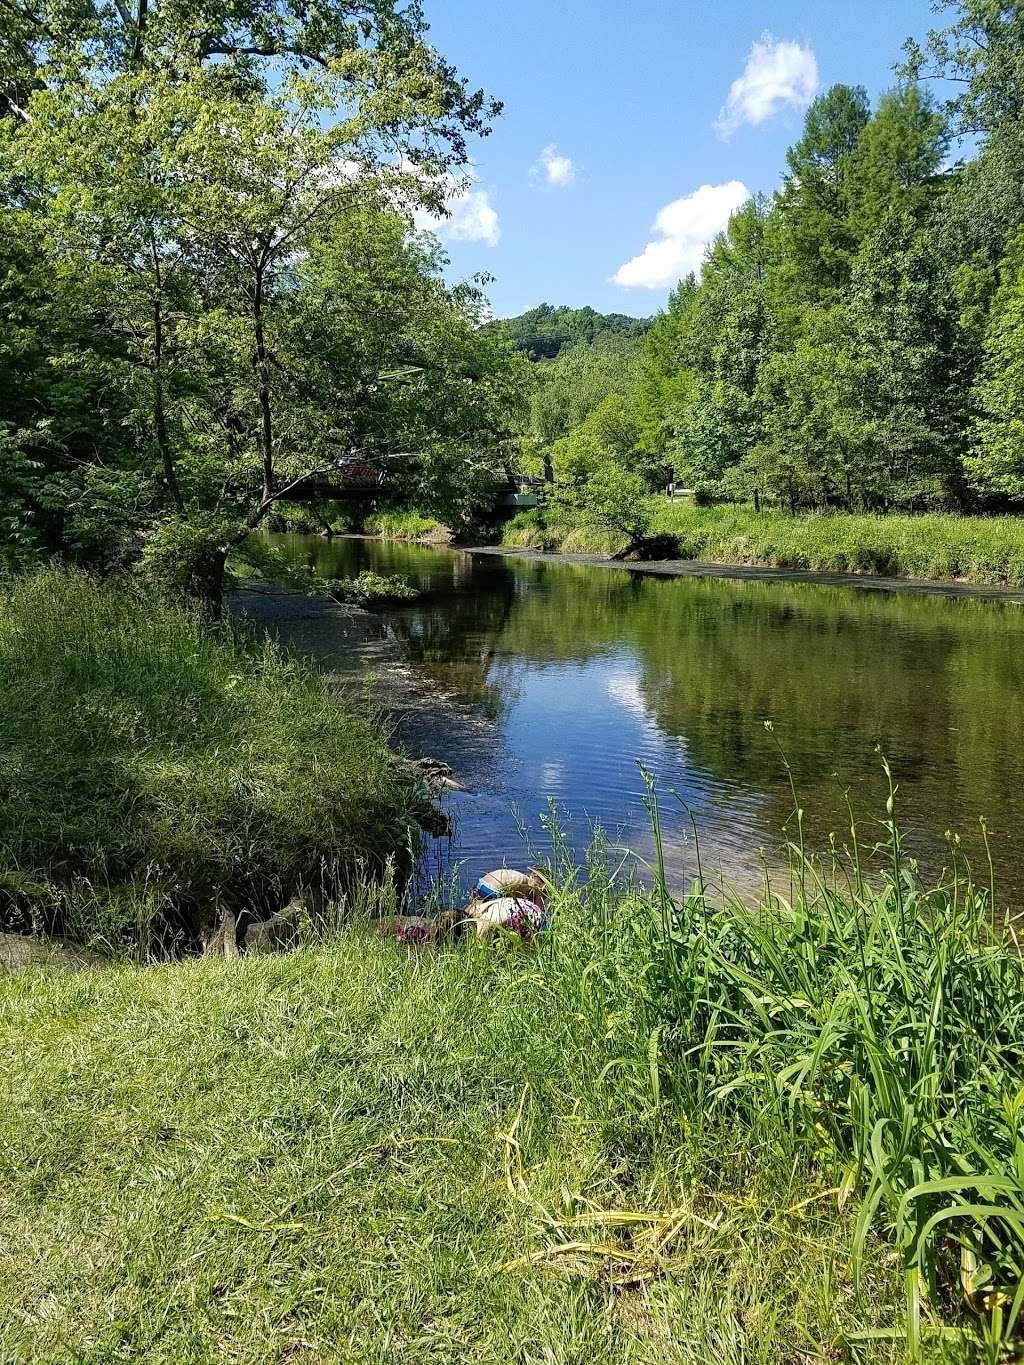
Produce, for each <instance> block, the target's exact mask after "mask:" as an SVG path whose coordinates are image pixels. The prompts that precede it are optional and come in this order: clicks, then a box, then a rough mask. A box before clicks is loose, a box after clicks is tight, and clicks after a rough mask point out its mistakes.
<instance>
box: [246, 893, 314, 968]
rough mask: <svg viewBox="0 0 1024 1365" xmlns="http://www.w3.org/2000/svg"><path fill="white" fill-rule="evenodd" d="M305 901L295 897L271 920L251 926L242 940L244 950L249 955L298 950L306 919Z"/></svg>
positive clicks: (271, 917)
mask: <svg viewBox="0 0 1024 1365" xmlns="http://www.w3.org/2000/svg"><path fill="white" fill-rule="evenodd" d="M306 916H307V910H306V903H305V901H304V900H303V899H302V898H301V897H299V896H295V897H293V898H292V899H291V900H290V901H289V902H288V904H287V905H286V906H284V907H283V908H282V909H281V910H278V912H277V913H276V914H275V915H271V916H270V918H269V919H264V920H259V921H257V923H255V924H250V925H249V927H248V928H247V929H246V931H245V934H244V936H243V938H242V948H243V949H244V951H245V953H246V955H248V954H249V953H279V952H286V951H287V950H288V949H289V948H297V947H298V946H299V942H300V940H301V937H302V923H303V921H304V920H305V919H306Z"/></svg>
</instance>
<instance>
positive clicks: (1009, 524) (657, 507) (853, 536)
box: [289, 498, 1024, 590]
mask: <svg viewBox="0 0 1024 1365" xmlns="http://www.w3.org/2000/svg"><path fill="white" fill-rule="evenodd" d="M650 525H651V536H652V538H659V539H660V538H661V537H667V538H668V540H669V541H670V542H674V544H673V545H672V550H671V553H664V550H663V548H662V549H660V550H659V553H658V556H657V562H658V564H664V565H666V566H668V565H671V564H672V563H679V564H680V565H683V564H701V565H706V566H708V567H709V568H710V567H711V566H721V567H750V568H754V569H759V568H761V569H779V570H793V571H795V572H798V573H812V574H842V575H848V576H851V577H852V576H856V577H858V578H862V579H868V580H870V579H872V578H877V579H894V580H898V579H906V580H918V581H921V582H933V583H936V584H949V585H951V586H954V587H955V586H958V585H965V584H966V585H970V586H976V587H991V588H1000V589H1010V590H1024V518H1020V517H1015V516H1006V517H991V516H986V517H970V516H958V515H954V514H952V513H940V512H933V513H921V514H913V515H911V514H907V515H898V514H895V513H885V514H870V513H864V514H854V513H848V512H832V513H804V514H796V515H793V514H790V513H787V512H782V511H778V510H762V511H756V510H755V509H754V508H753V507H749V506H743V505H735V506H733V505H729V506H718V507H696V506H694V505H693V504H691V503H677V502H670V501H669V500H668V499H666V498H652V499H651V519H650ZM303 528H304V529H309V528H308V527H307V526H306V524H305V523H303ZM289 529H297V528H295V527H292V528H289ZM338 534H341V535H365V536H370V537H374V538H378V539H381V540H398V541H412V542H417V543H420V544H424V545H437V546H442V547H443V546H446V545H449V544H453V543H454V544H455V545H456V547H458V546H460V545H465V548H470V549H473V550H481V551H483V550H492V551H500V550H503V549H504V550H510V551H532V552H537V553H542V554H551V555H566V556H574V555H585V556H592V557H594V558H595V559H599V560H604V561H607V560H609V559H611V558H612V557H613V556H615V555H617V554H619V553H620V552H621V551H622V550H623V549H625V548H626V546H627V545H628V543H629V537H628V536H627V535H624V534H622V533H620V532H616V531H614V530H610V529H608V528H607V527H601V526H595V525H594V524H593V522H592V521H589V520H588V519H587V518H586V517H582V516H579V515H573V514H572V513H567V512H565V511H562V510H560V509H551V510H547V509H536V510H530V511H526V512H519V513H517V514H516V515H515V516H514V517H512V518H511V519H510V520H509V521H507V522H505V523H504V525H503V526H501V527H500V528H497V529H496V530H494V531H493V532H492V533H491V534H489V535H485V536H484V537H483V538H479V537H477V536H475V535H474V533H473V532H472V531H471V532H469V533H467V534H465V535H463V536H461V537H459V539H458V540H454V538H453V536H452V533H451V532H450V530H449V529H448V528H447V527H445V526H444V525H443V523H441V522H440V521H438V520H436V519H435V518H432V517H429V516H426V515H425V514H423V513H420V512H418V511H415V510H396V511H394V512H381V513H375V514H372V515H370V516H368V517H366V518H365V519H364V520H362V521H361V522H358V523H356V524H355V525H354V526H353V527H352V528H351V529H348V530H345V531H341V532H339V533H338ZM660 543H661V546H662V547H663V546H664V545H665V543H666V542H665V541H661V542H660ZM642 563H643V561H642V560H637V559H636V558H631V559H629V560H624V561H623V565H624V566H626V567H628V566H630V565H631V566H632V567H637V566H638V565H641V564H642ZM652 571H654V572H656V571H658V570H657V569H654V570H652Z"/></svg>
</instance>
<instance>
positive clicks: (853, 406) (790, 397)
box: [733, 305, 880, 511]
mask: <svg viewBox="0 0 1024 1365" xmlns="http://www.w3.org/2000/svg"><path fill="white" fill-rule="evenodd" d="M869 383H870V380H869V375H868V365H867V363H866V362H865V361H864V360H863V359H862V358H861V357H860V356H859V355H858V352H857V347H856V343H855V338H854V336H853V335H852V331H851V327H850V322H849V317H848V313H847V310H846V309H845V308H844V307H843V306H842V305H837V306H836V307H834V308H832V309H830V310H829V311H827V312H819V311H815V312H813V313H811V314H810V315H809V316H808V319H807V323H806V326H805V330H804V333H803V335H802V336H801V337H800V339H799V340H798V342H797V343H796V345H795V346H794V347H792V348H791V349H788V350H785V351H778V352H776V353H774V354H773V355H771V356H770V357H769V358H768V359H767V361H766V362H765V363H764V365H763V366H762V367H761V371H760V374H759V376H758V398H759V402H760V406H761V411H762V413H763V423H764V430H765V437H764V441H763V442H762V443H761V444H760V445H759V446H756V447H754V449H753V450H752V451H751V452H750V453H749V454H748V455H747V456H746V457H745V458H744V460H743V461H742V462H741V463H740V466H739V468H738V470H737V476H736V478H735V479H734V481H733V483H734V486H735V487H736V488H737V491H741V492H744V493H747V494H748V495H753V497H754V499H755V501H756V502H760V501H761V500H762V499H765V500H768V501H775V502H782V503H784V504H785V505H787V506H788V507H789V508H790V510H791V511H792V510H795V509H796V508H797V507H799V506H806V505H811V506H817V507H823V506H841V507H847V508H852V507H870V506H872V505H877V503H878V501H879V500H880V495H879V492H878V489H877V475H876V471H875V470H874V468H873V466H872V463H871V460H870V456H869V449H868V440H867V428H866V422H867V412H866V409H865V400H866V395H867V391H868V387H869Z"/></svg>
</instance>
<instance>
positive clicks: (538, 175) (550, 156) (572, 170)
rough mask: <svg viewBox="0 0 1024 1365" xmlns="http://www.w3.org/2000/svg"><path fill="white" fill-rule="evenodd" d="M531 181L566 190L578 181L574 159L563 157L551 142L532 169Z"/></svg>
mask: <svg viewBox="0 0 1024 1365" xmlns="http://www.w3.org/2000/svg"><path fill="white" fill-rule="evenodd" d="M530 179H531V180H543V181H544V183H545V184H546V185H550V186H551V188H552V189H556V190H566V189H568V188H569V186H570V185H571V184H572V183H573V181H574V180H575V179H576V167H575V166H574V165H573V164H572V158H571V157H568V156H563V155H562V153H561V152H560V151H559V150H558V147H557V145H556V144H555V143H554V142H549V143H548V145H547V146H546V147H545V148H544V150H543V151H542V152H541V154H540V156H539V157H538V158H537V160H536V161H535V162H534V163H533V165H532V166H531V167H530Z"/></svg>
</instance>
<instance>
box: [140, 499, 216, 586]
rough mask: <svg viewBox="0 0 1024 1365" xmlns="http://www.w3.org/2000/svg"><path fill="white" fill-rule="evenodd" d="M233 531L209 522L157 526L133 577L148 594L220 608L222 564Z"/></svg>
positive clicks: (180, 520)
mask: <svg viewBox="0 0 1024 1365" xmlns="http://www.w3.org/2000/svg"><path fill="white" fill-rule="evenodd" d="M234 529H235V528H234V527H233V526H232V525H231V524H230V523H226V522H218V521H216V520H211V519H208V518H207V519H196V518H193V519H192V520H184V519H175V520H170V521H165V522H162V523H161V524H159V525H158V526H157V527H156V528H155V529H154V530H153V531H152V532H151V533H150V534H149V535H148V536H147V537H146V539H145V541H144V543H143V546H142V554H141V555H140V557H139V563H138V567H137V569H136V573H137V574H138V577H139V580H140V582H141V583H142V584H143V586H144V587H145V588H146V589H147V590H149V591H150V592H153V593H156V594H160V595H163V596H167V597H171V598H174V599H177V600H179V601H184V600H188V599H190V598H191V599H196V600H198V601H199V602H200V603H203V602H207V603H212V604H214V606H217V607H219V605H220V603H221V599H222V596H223V591H224V588H225V587H227V586H230V585H231V579H230V578H227V579H226V578H225V568H224V566H225V561H226V559H227V556H228V554H229V551H230V549H231V544H232V538H233V531H234Z"/></svg>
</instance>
